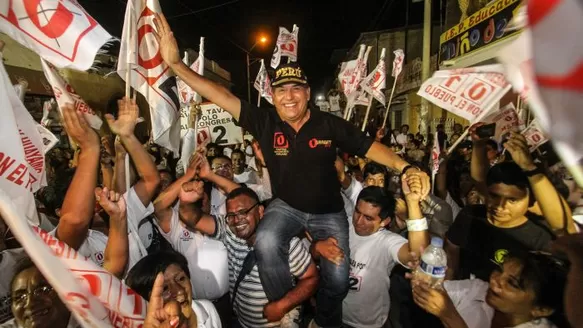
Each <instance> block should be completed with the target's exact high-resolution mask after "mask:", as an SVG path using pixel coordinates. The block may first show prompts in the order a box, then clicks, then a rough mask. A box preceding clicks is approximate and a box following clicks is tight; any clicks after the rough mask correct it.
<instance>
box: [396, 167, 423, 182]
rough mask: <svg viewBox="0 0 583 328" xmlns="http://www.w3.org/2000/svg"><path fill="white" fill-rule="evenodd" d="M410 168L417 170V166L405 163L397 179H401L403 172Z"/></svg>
mask: <svg viewBox="0 0 583 328" xmlns="http://www.w3.org/2000/svg"><path fill="white" fill-rule="evenodd" d="M410 169H417V170H419V168H418V167H417V166H413V165H411V164H407V166H405V167H404V168H403V170H402V171H401V174H400V175H399V180H403V174H405V173H406V172H407V171H408V170H410Z"/></svg>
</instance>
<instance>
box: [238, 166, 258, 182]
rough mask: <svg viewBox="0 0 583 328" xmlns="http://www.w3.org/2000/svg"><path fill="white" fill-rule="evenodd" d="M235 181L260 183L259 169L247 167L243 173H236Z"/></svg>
mask: <svg viewBox="0 0 583 328" xmlns="http://www.w3.org/2000/svg"><path fill="white" fill-rule="evenodd" d="M233 181H235V182H236V183H245V184H258V183H260V181H259V176H258V175H257V171H255V170H253V169H251V168H248V167H247V168H245V170H244V171H243V172H242V173H241V174H234V176H233Z"/></svg>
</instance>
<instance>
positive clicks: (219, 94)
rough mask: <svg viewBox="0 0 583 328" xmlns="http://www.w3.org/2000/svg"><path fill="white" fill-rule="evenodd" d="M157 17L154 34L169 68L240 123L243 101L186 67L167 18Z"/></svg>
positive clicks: (159, 15) (157, 15)
mask: <svg viewBox="0 0 583 328" xmlns="http://www.w3.org/2000/svg"><path fill="white" fill-rule="evenodd" d="M155 15H156V18H154V24H155V25H156V31H154V32H153V33H154V36H155V37H156V39H157V40H158V44H159V47H160V54H161V55H162V58H163V59H164V61H165V62H166V64H168V66H170V67H171V68H172V70H174V72H175V73H176V75H178V77H179V78H180V79H181V80H182V81H184V83H186V84H187V85H188V86H189V87H190V88H192V90H194V91H196V92H197V93H198V94H199V95H201V96H202V97H203V98H206V99H208V100H210V101H211V102H213V103H215V104H217V105H218V106H220V107H221V108H223V109H225V110H226V111H227V112H229V113H230V114H231V115H232V116H233V118H234V119H235V120H237V121H238V120H239V114H240V113H241V101H240V100H239V98H237V97H236V96H235V95H233V94H232V93H231V92H230V91H229V90H227V89H226V88H225V87H223V86H221V85H220V84H217V83H215V82H212V81H211V80H209V79H206V78H204V77H202V76H200V75H198V74H197V73H195V72H193V71H192V70H191V69H190V68H189V67H188V66H186V65H185V64H184V63H183V62H182V60H180V55H179V53H178V45H177V43H176V39H175V38H174V34H173V33H172V30H171V29H170V25H169V24H168V21H166V17H164V15H163V14H155Z"/></svg>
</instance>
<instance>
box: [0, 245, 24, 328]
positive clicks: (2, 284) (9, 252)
mask: <svg viewBox="0 0 583 328" xmlns="http://www.w3.org/2000/svg"><path fill="white" fill-rule="evenodd" d="M25 256H26V252H25V251H24V248H14V249H6V250H3V251H2V252H0V257H2V259H0V272H2V275H1V278H0V323H3V322H6V321H8V320H10V319H12V318H13V317H14V316H13V315H12V308H11V307H10V306H11V303H12V302H11V300H10V294H11V288H10V283H11V282H12V278H14V274H15V271H16V265H17V264H18V261H19V260H20V259H22V258H23V257H25Z"/></svg>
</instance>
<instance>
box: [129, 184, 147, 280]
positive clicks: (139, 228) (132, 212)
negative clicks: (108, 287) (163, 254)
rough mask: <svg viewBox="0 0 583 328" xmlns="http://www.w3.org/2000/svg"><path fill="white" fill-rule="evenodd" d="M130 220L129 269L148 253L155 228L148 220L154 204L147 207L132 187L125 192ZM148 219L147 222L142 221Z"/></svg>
mask: <svg viewBox="0 0 583 328" xmlns="http://www.w3.org/2000/svg"><path fill="white" fill-rule="evenodd" d="M124 198H125V201H126V215H127V222H128V243H129V259H128V266H127V271H126V272H129V270H130V269H131V268H132V267H133V266H134V265H135V264H136V263H138V261H139V260H141V259H142V258H143V257H144V256H146V255H148V252H147V248H148V247H150V244H152V238H153V234H154V232H153V229H152V224H151V223H150V222H148V216H149V215H150V214H152V213H154V205H153V204H152V203H151V202H150V204H148V207H145V206H144V204H143V203H142V201H141V200H140V198H139V197H138V194H137V193H136V190H135V189H134V188H133V187H132V188H131V189H130V190H129V191H128V192H126V193H125V194H124ZM142 221H146V222H142Z"/></svg>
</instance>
